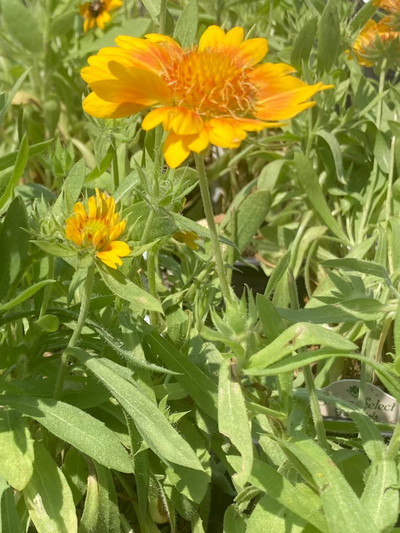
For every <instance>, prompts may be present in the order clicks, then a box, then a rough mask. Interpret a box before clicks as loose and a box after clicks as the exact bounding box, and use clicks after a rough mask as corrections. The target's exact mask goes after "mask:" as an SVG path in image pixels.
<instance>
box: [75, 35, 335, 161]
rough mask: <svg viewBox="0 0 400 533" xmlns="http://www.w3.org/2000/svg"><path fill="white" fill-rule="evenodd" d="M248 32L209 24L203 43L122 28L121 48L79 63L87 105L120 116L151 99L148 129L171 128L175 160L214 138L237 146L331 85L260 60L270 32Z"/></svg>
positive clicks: (169, 154) (168, 149) (168, 147)
mask: <svg viewBox="0 0 400 533" xmlns="http://www.w3.org/2000/svg"><path fill="white" fill-rule="evenodd" d="M243 38H244V32H243V29H242V28H238V27H237V28H233V29H232V30H230V31H228V32H227V33H225V32H224V30H222V29H221V28H220V27H218V26H210V27H209V28H208V29H207V30H206V31H205V32H204V34H203V36H202V37H201V39H200V43H199V46H192V47H191V48H190V49H182V47H181V46H180V45H179V44H178V43H177V42H175V41H174V40H173V39H171V38H170V37H167V36H164V35H158V34H149V35H146V38H145V39H139V38H135V37H125V36H120V37H118V38H117V39H116V43H117V45H118V47H117V48H103V49H102V50H100V51H99V53H98V54H97V55H96V56H92V57H90V58H89V65H90V66H89V67H86V68H84V69H83V70H82V73H81V74H82V77H83V79H84V80H85V81H86V82H87V83H88V85H89V87H90V89H91V90H92V93H91V94H89V96H88V97H87V98H86V99H85V101H84V103H83V108H84V110H85V111H86V112H87V113H88V114H89V115H91V116H93V117H97V118H120V117H127V116H129V115H132V114H134V113H137V112H139V111H140V110H142V109H145V108H150V107H153V108H154V109H153V110H152V111H151V112H150V113H149V114H148V115H147V116H146V118H145V119H144V121H143V124H142V126H143V129H145V130H151V129H152V128H155V127H156V126H158V125H159V124H162V125H163V127H164V130H165V131H166V132H169V134H168V137H167V139H166V141H165V144H164V155H165V159H166V161H167V163H168V165H169V166H171V167H173V168H175V167H177V166H178V165H180V164H181V163H182V162H183V161H185V159H186V158H187V157H188V156H189V154H190V152H191V151H193V152H196V153H200V152H202V151H203V150H205V149H206V148H207V146H208V145H209V144H210V143H211V144H213V145H215V146H220V147H222V148H236V147H238V146H239V145H240V143H241V142H242V141H243V140H244V139H245V138H246V136H247V133H248V132H251V131H260V130H262V129H264V128H267V127H278V126H279V125H280V122H279V121H284V120H288V119H290V118H292V117H294V116H295V115H297V114H298V113H300V112H301V111H303V110H304V109H307V108H309V107H312V106H313V105H314V104H315V103H314V102H309V101H308V100H309V99H310V98H311V97H312V96H313V95H314V94H315V93H317V92H318V91H322V90H323V89H326V88H328V87H327V86H324V85H322V83H317V84H315V85H311V86H310V85H307V84H306V83H304V82H303V81H301V80H299V79H298V78H295V77H294V76H292V74H293V73H294V72H295V69H294V68H292V67H291V66H289V65H286V64H284V63H279V64H272V63H264V64H262V65H258V63H260V61H262V59H263V58H264V56H265V55H266V53H267V50H268V44H267V41H266V39H249V40H247V41H244V40H243Z"/></svg>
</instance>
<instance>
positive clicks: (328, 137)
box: [316, 131, 346, 185]
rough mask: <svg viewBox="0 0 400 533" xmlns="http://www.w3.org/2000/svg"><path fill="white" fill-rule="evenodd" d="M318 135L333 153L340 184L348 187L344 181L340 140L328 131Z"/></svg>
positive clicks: (319, 132)
mask: <svg viewBox="0 0 400 533" xmlns="http://www.w3.org/2000/svg"><path fill="white" fill-rule="evenodd" d="M316 135H318V137H321V138H322V139H324V141H325V142H326V144H327V145H328V148H329V149H330V150H331V152H332V156H333V161H334V162H335V169H336V177H337V179H338V181H339V182H340V183H342V184H344V185H346V181H345V179H344V174H343V158H342V150H341V147H340V144H339V142H338V140H337V139H336V137H335V135H333V133H329V132H328V131H318V132H317V134H316Z"/></svg>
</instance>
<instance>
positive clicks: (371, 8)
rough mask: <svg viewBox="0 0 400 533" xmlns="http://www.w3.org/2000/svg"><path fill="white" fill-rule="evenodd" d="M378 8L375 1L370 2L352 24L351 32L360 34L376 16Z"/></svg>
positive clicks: (363, 7) (359, 12)
mask: <svg viewBox="0 0 400 533" xmlns="http://www.w3.org/2000/svg"><path fill="white" fill-rule="evenodd" d="M377 9H378V6H377V5H376V4H375V2H374V1H373V0H369V2H367V3H366V4H365V5H363V6H362V8H361V9H360V10H359V11H357V14H356V16H355V17H354V18H353V20H352V21H351V22H350V27H349V28H350V31H351V32H352V33H355V32H359V31H360V30H361V28H363V27H364V26H365V24H366V23H367V22H368V21H369V20H370V19H371V18H372V17H373V16H374V14H375V12H376V10H377Z"/></svg>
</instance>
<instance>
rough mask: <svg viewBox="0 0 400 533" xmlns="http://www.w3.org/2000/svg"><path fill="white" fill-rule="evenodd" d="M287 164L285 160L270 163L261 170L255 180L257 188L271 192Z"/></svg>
mask: <svg viewBox="0 0 400 533" xmlns="http://www.w3.org/2000/svg"><path fill="white" fill-rule="evenodd" d="M288 163H289V161H287V160H286V159H276V160H275V161H271V163H268V165H265V167H264V168H263V169H262V170H261V172H260V175H259V176H258V179H257V188H258V189H260V190H264V191H270V192H271V191H273V190H274V188H275V185H276V183H277V181H278V179H279V176H280V173H281V171H282V169H283V167H284V166H286V165H287V164H288Z"/></svg>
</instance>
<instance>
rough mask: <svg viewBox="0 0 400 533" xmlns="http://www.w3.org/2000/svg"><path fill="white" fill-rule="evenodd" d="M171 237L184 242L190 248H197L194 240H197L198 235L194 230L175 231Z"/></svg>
mask: <svg viewBox="0 0 400 533" xmlns="http://www.w3.org/2000/svg"><path fill="white" fill-rule="evenodd" d="M173 238H174V239H175V240H176V241H178V242H181V243H183V244H186V246H189V248H190V249H191V250H198V249H199V245H198V244H197V242H196V241H198V240H199V236H198V235H197V233H196V232H194V231H176V232H175V233H174V234H173Z"/></svg>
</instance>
